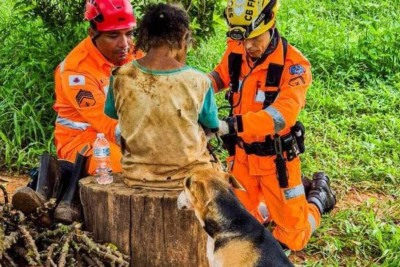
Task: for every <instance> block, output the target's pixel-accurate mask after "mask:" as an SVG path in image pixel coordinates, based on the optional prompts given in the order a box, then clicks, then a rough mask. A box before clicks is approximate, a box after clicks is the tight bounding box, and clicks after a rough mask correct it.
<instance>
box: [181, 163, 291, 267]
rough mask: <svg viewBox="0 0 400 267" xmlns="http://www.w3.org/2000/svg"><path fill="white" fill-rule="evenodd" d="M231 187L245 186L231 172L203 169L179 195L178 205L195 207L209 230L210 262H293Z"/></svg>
mask: <svg viewBox="0 0 400 267" xmlns="http://www.w3.org/2000/svg"><path fill="white" fill-rule="evenodd" d="M231 187H234V188H237V189H241V190H244V189H243V187H242V186H241V185H240V184H239V183H238V181H237V180H236V179H235V178H234V177H233V176H231V175H229V174H227V173H222V172H218V171H216V170H212V169H210V170H202V171H198V172H196V173H194V174H193V175H192V176H191V177H187V178H186V179H185V181H184V190H183V191H182V192H181V193H180V195H179V197H178V208H179V209H189V210H194V212H195V214H196V217H197V219H198V220H199V222H200V224H201V225H202V226H203V228H204V230H205V231H206V232H207V234H208V242H207V257H208V261H209V263H210V266H213V267H267V266H273V267H279V266H293V265H292V263H291V262H290V261H289V259H288V257H287V256H286V255H285V253H284V251H283V249H282V247H281V246H280V244H279V243H278V241H276V240H275V238H274V237H273V236H272V234H271V233H270V232H269V231H268V230H266V229H265V228H264V226H263V225H262V224H260V223H259V222H258V221H257V220H256V219H255V218H254V217H253V216H252V215H251V214H250V213H249V212H248V211H246V209H245V208H244V207H243V206H242V204H241V203H240V202H239V200H238V199H237V198H236V196H235V195H234V193H233V191H232V189H231Z"/></svg>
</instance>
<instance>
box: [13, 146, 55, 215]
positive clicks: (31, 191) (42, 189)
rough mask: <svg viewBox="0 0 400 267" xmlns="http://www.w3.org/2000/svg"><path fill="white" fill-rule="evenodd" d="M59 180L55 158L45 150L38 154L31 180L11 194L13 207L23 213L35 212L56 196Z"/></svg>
mask: <svg viewBox="0 0 400 267" xmlns="http://www.w3.org/2000/svg"><path fill="white" fill-rule="evenodd" d="M60 180H61V179H60V170H59V167H58V162H57V160H56V159H55V158H54V157H53V156H51V155H50V154H49V153H47V152H45V153H44V154H43V155H41V156H40V161H39V167H38V168H37V172H35V173H34V174H33V175H32V181H31V182H30V183H29V184H28V185H27V186H25V187H21V188H19V189H18V190H17V191H16V192H15V194H14V195H13V198H12V205H13V207H14V208H16V209H18V210H20V211H22V212H23V213H24V214H30V213H32V212H35V211H36V210H37V208H41V207H43V206H44V203H45V202H46V201H48V200H50V198H56V194H57V191H58V189H59V187H60Z"/></svg>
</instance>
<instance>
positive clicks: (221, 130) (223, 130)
mask: <svg viewBox="0 0 400 267" xmlns="http://www.w3.org/2000/svg"><path fill="white" fill-rule="evenodd" d="M228 133H229V125H228V123H227V122H226V121H223V120H219V126H218V135H220V136H221V135H225V134H228Z"/></svg>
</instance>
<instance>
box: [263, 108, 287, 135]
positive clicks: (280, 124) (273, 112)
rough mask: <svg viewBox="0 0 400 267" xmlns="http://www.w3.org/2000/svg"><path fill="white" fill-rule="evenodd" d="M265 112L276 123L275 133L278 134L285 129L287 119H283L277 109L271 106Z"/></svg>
mask: <svg viewBox="0 0 400 267" xmlns="http://www.w3.org/2000/svg"><path fill="white" fill-rule="evenodd" d="M264 110H265V112H267V113H268V114H269V115H270V116H271V117H272V119H273V121H274V129H275V133H278V132H279V131H281V130H282V129H283V128H285V126H286V122H285V119H284V118H283V116H282V114H281V113H280V112H279V111H278V110H277V109H276V108H274V107H271V106H269V107H267V108H266V109H264Z"/></svg>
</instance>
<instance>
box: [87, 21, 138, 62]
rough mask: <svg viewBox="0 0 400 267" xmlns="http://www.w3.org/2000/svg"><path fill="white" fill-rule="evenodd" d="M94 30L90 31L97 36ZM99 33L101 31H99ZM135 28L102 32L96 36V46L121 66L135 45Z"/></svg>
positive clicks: (91, 34) (110, 59)
mask: <svg viewBox="0 0 400 267" xmlns="http://www.w3.org/2000/svg"><path fill="white" fill-rule="evenodd" d="M95 34H96V33H95V32H94V31H90V36H91V37H92V38H93V37H94V36H95ZM97 34H99V33H97ZM132 36H133V28H129V29H123V30H117V31H107V32H101V33H100V35H99V36H98V37H96V38H95V44H96V47H97V48H98V49H99V51H100V52H101V53H102V54H103V56H104V57H106V58H107V59H108V60H109V61H110V62H111V63H113V64H114V65H116V66H119V65H121V64H122V63H123V61H124V60H125V59H126V58H127V56H128V53H129V50H130V48H131V47H132V45H133V39H132Z"/></svg>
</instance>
